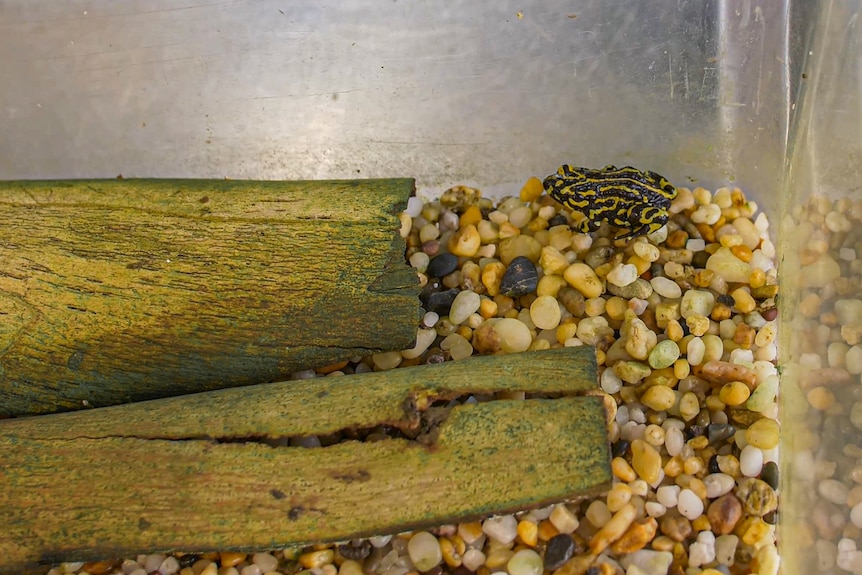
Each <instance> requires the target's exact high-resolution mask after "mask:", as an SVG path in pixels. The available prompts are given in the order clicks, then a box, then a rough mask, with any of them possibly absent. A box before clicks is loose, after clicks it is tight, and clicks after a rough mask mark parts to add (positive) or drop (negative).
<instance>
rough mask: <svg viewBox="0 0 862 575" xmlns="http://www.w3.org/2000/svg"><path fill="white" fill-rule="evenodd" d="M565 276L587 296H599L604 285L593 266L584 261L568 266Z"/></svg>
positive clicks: (571, 284)
mask: <svg viewBox="0 0 862 575" xmlns="http://www.w3.org/2000/svg"><path fill="white" fill-rule="evenodd" d="M563 277H564V278H565V279H566V281H567V282H569V285H570V286H572V287H573V288H575V289H576V290H578V291H579V292H580V293H581V294H582V295H583V296H584V297H585V298H591V297H599V296H600V295H602V292H603V291H604V286H603V285H602V281H601V280H600V279H599V276H597V275H596V272H595V271H593V268H591V267H590V266H588V265H587V264H585V263H582V262H575V263H573V264H572V265H570V266H569V267H567V268H566V271H565V272H563Z"/></svg>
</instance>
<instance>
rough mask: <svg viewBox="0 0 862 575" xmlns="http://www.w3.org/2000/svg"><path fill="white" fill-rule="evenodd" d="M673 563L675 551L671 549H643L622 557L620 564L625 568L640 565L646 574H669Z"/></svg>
mask: <svg viewBox="0 0 862 575" xmlns="http://www.w3.org/2000/svg"><path fill="white" fill-rule="evenodd" d="M671 563H673V553H671V552H670V551H653V550H651V549H641V550H640V551H635V552H634V553H630V554H629V555H626V556H625V557H623V558H621V559H620V565H622V566H623V568H625V569H629V568H631V567H632V566H635V567H638V568H639V569H640V570H641V571H642V572H643V573H644V574H645V575H667V573H668V572H669V570H670V567H671Z"/></svg>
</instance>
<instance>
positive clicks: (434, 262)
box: [425, 253, 458, 278]
mask: <svg viewBox="0 0 862 575" xmlns="http://www.w3.org/2000/svg"><path fill="white" fill-rule="evenodd" d="M457 269H458V257H457V256H455V255H453V254H450V253H442V254H438V255H436V256H434V257H433V258H431V261H429V262H428V267H427V268H426V269H425V274H426V275H427V276H428V277H432V278H442V277H443V276H448V275H449V274H451V273H452V272H454V271H455V270H457Z"/></svg>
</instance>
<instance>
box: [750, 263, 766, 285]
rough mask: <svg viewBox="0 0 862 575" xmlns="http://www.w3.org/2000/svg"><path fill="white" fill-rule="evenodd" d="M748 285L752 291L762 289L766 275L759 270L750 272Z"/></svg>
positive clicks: (755, 269)
mask: <svg viewBox="0 0 862 575" xmlns="http://www.w3.org/2000/svg"><path fill="white" fill-rule="evenodd" d="M748 285H749V286H751V288H752V289H755V288H759V287H763V286H765V285H766V274H765V273H764V272H763V270H762V269H760V268H754V269H753V270H751V275H749V276H748Z"/></svg>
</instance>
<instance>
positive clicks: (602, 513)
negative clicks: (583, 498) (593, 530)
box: [584, 499, 611, 527]
mask: <svg viewBox="0 0 862 575" xmlns="http://www.w3.org/2000/svg"><path fill="white" fill-rule="evenodd" d="M584 515H585V516H586V518H587V521H589V522H590V523H592V525H593V527H603V526H604V525H605V524H606V523H607V522H608V521H610V520H611V512H610V511H609V510H608V506H607V505H605V502H604V501H600V500H598V499H596V500H594V501H593V502H592V503H590V506H589V507H587V512H586V513H585V514H584Z"/></svg>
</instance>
